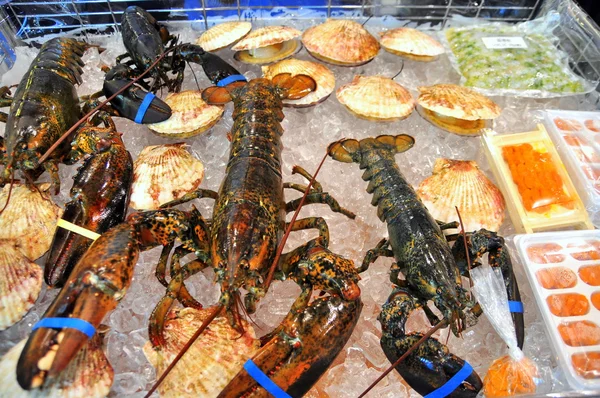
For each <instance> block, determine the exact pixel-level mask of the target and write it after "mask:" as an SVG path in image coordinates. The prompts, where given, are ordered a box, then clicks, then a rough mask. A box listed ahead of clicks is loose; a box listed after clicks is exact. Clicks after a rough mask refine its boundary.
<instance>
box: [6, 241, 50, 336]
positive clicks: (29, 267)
mask: <svg viewBox="0 0 600 398" xmlns="http://www.w3.org/2000/svg"><path fill="white" fill-rule="evenodd" d="M50 238H52V235H51V236H50ZM1 242H2V243H0V330H4V329H6V328H8V327H10V326H12V325H13V324H15V323H16V322H18V321H19V320H21V318H23V317H24V316H25V314H27V312H28V311H29V310H30V309H31V307H33V304H34V303H35V302H36V300H37V298H38V296H39V294H40V290H41V289H42V274H43V272H42V269H41V268H40V266H39V265H37V264H36V263H34V262H32V261H30V260H28V259H27V258H26V257H25V255H24V254H23V253H21V251H20V250H19V249H18V248H16V247H15V246H13V244H12V243H11V242H10V241H1Z"/></svg>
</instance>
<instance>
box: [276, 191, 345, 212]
mask: <svg viewBox="0 0 600 398" xmlns="http://www.w3.org/2000/svg"><path fill="white" fill-rule="evenodd" d="M301 200H302V199H301V198H298V199H295V200H292V201H290V202H288V203H286V205H285V211H286V212H287V213H291V212H294V211H296V210H297V209H298V207H300V201H301ZM315 203H320V204H326V205H328V206H329V208H330V209H331V211H333V212H335V213H341V214H343V215H345V216H346V217H348V218H351V219H354V218H355V217H356V214H354V213H353V212H351V211H350V210H348V209H345V208H343V207H342V206H340V204H339V202H338V201H337V200H336V199H335V198H334V197H333V196H331V195H330V194H328V193H327V192H314V193H309V194H308V195H307V196H306V198H305V199H304V204H303V206H306V205H310V204H315Z"/></svg>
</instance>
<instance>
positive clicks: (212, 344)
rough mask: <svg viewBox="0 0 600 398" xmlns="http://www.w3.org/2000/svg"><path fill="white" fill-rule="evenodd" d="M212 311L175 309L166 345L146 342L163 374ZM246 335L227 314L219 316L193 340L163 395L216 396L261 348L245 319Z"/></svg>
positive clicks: (161, 389) (162, 389) (161, 388)
mask: <svg viewBox="0 0 600 398" xmlns="http://www.w3.org/2000/svg"><path fill="white" fill-rule="evenodd" d="M211 313H212V308H207V309H202V310H196V309H193V308H183V309H173V310H171V312H170V313H169V315H168V318H169V320H167V322H166V325H165V339H166V345H165V346H164V347H161V349H160V350H159V351H156V350H154V349H153V348H152V345H151V344H150V342H148V343H146V345H145V346H144V354H145V355H146V358H148V361H149V362H150V363H151V364H152V365H153V366H154V367H156V368H157V372H156V373H157V374H158V375H160V374H162V372H163V371H164V370H165V368H166V367H167V366H168V365H169V364H170V363H171V361H172V360H173V358H175V356H176V355H177V354H178V353H179V351H180V350H181V349H182V348H183V346H184V345H185V344H186V343H187V342H188V340H189V339H190V337H192V335H193V334H194V333H195V332H196V330H198V328H199V327H200V325H202V323H203V322H204V320H205V319H207V318H208V316H209V315H210V314H211ZM242 324H243V325H242V326H243V328H244V331H245V333H244V335H243V336H240V334H239V332H237V331H236V330H235V329H233V328H232V327H231V326H230V325H229V321H228V320H227V318H226V317H224V316H218V317H216V318H215V319H214V320H213V322H212V323H211V324H210V326H209V327H208V328H207V329H206V330H205V331H204V332H203V333H202V334H201V335H200V337H199V338H198V339H197V340H196V341H195V342H194V344H193V345H192V346H191V347H190V349H189V350H188V351H187V352H186V354H185V355H184V356H183V357H182V358H181V361H179V363H178V364H177V366H176V367H175V368H173V370H172V371H171V373H170V374H169V375H168V376H167V378H166V379H165V380H164V381H163V383H162V384H161V385H160V386H159V387H158V390H159V392H160V395H161V397H205V398H209V397H216V396H217V395H219V393H220V392H221V390H223V388H224V387H225V386H226V385H227V384H228V383H229V382H230V381H231V380H232V379H233V378H234V377H235V375H236V374H237V373H238V372H239V371H240V369H241V368H242V366H243V364H244V362H246V361H247V360H248V358H252V356H253V355H254V354H255V353H256V351H258V349H259V345H260V344H259V340H258V339H256V335H255V334H254V330H253V329H252V326H251V325H250V324H249V323H247V322H246V321H242Z"/></svg>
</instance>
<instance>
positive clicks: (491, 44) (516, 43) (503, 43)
mask: <svg viewBox="0 0 600 398" xmlns="http://www.w3.org/2000/svg"><path fill="white" fill-rule="evenodd" d="M481 40H483V44H484V45H485V46H486V47H487V48H488V49H489V50H498V49H505V48H527V43H525V40H523V38H522V37H520V36H500V37H483V38H482V39H481Z"/></svg>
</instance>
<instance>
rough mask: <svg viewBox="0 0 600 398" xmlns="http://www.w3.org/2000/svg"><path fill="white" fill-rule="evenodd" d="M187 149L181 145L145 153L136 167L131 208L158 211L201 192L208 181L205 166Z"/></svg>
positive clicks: (158, 146) (159, 147) (161, 146)
mask: <svg viewBox="0 0 600 398" xmlns="http://www.w3.org/2000/svg"><path fill="white" fill-rule="evenodd" d="M186 146H187V145H186V144H185V143H183V142H181V143H177V144H165V145H153V146H147V147H146V148H144V149H143V150H142V152H141V153H140V156H139V157H138V158H137V160H136V161H135V163H134V164H133V185H132V187H131V201H130V206H131V207H133V208H134V209H139V210H154V209H158V208H159V207H160V206H161V205H162V204H164V203H167V202H170V201H172V200H175V199H179V198H181V197H182V196H183V195H185V194H186V193H188V192H191V191H193V190H195V189H196V188H198V186H199V185H200V183H201V182H202V179H203V178H204V165H203V164H202V162H201V161H199V160H198V159H196V158H195V157H193V156H192V155H191V154H190V153H189V152H188V151H187V150H186Z"/></svg>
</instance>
